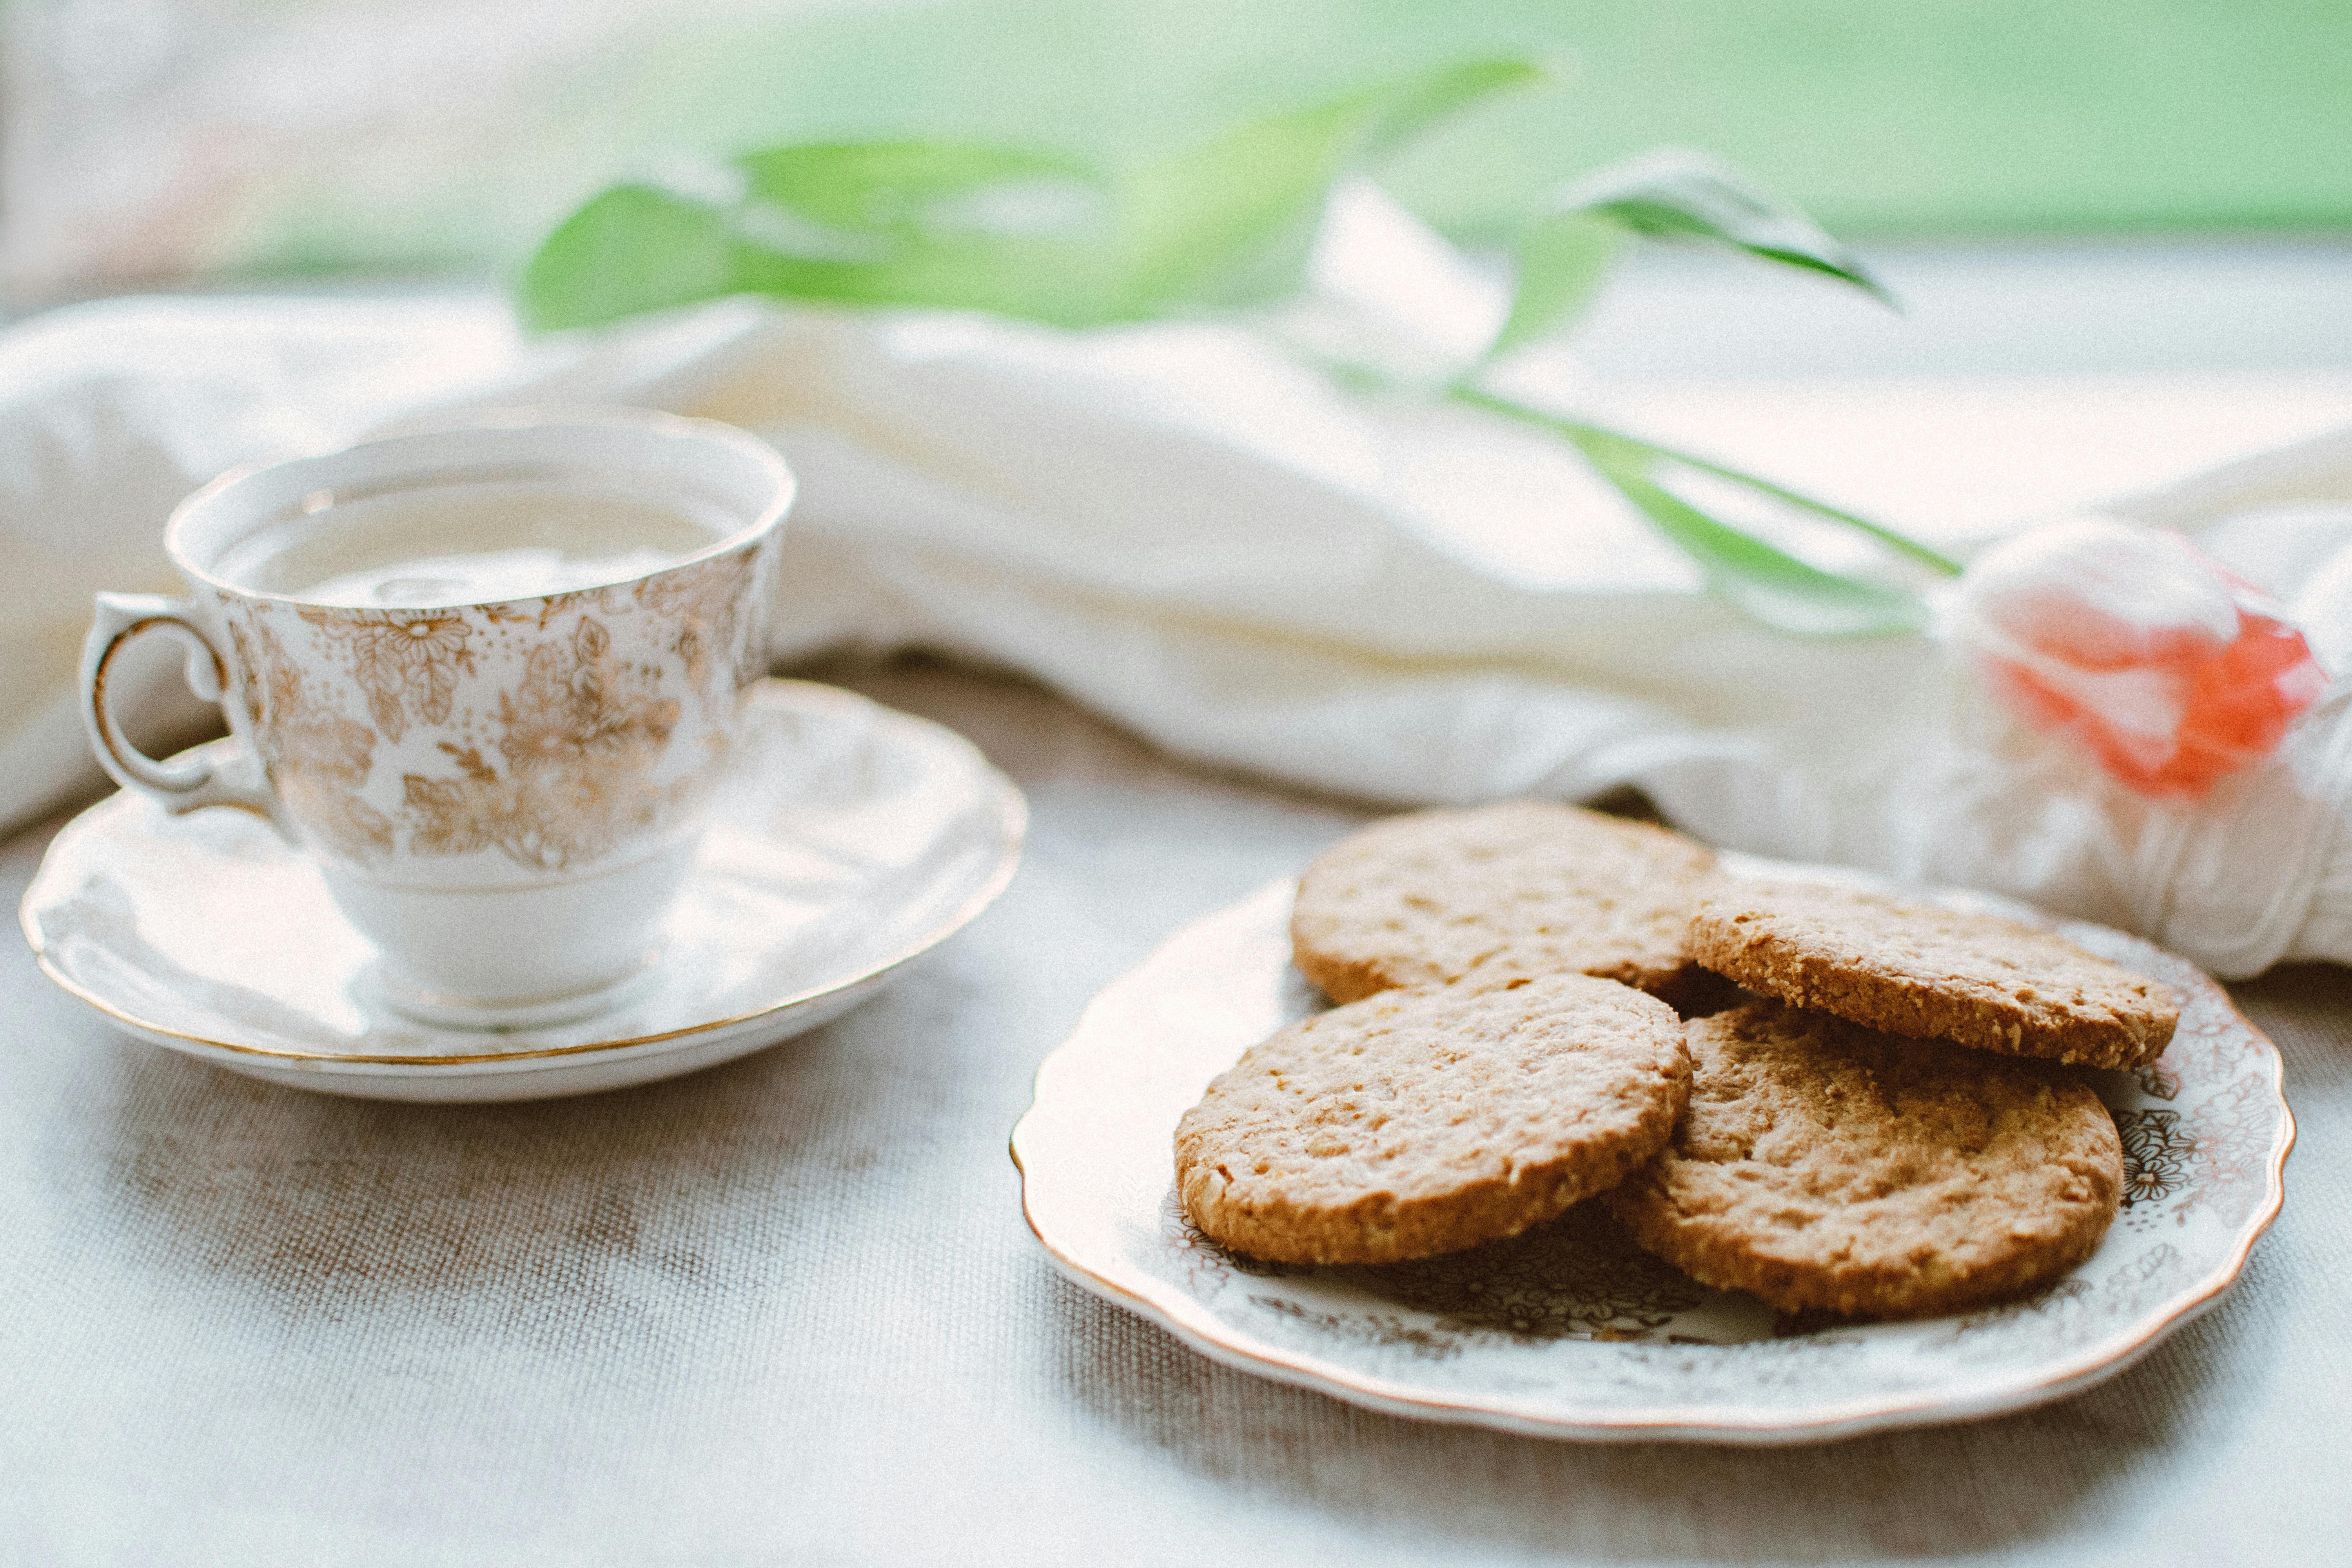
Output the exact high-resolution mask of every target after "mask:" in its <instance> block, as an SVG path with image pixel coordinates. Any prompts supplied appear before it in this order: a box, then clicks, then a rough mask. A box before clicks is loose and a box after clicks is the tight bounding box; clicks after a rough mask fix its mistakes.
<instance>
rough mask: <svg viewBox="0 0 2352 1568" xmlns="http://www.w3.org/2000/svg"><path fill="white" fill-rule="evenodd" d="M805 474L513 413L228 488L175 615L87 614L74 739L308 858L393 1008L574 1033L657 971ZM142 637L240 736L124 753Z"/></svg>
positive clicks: (557, 417) (627, 428)
mask: <svg viewBox="0 0 2352 1568" xmlns="http://www.w3.org/2000/svg"><path fill="white" fill-rule="evenodd" d="M792 496H793V478H792V475H791V473H790V472H789V471H788V470H787V469H786V468H785V467H784V465H783V462H782V459H780V458H778V457H777V456H776V454H775V453H774V451H772V449H771V448H769V447H767V446H765V445H764V444H762V443H761V442H760V441H758V440H756V439H754V438H753V437H750V436H748V435H745V434H744V433H743V432H741V431H740V430H736V429H734V428H732V427H730V426H724V425H718V424H714V423H711V422H709V421H707V420H689V419H677V418H671V417H668V416H660V415H650V414H625V413H609V414H607V413H560V414H558V413H540V412H526V413H522V414H516V415H509V416H492V417H490V418H488V419H486V420H484V421H481V422H479V423H476V424H471V425H468V426H463V427H460V428H453V429H446V430H436V431H428V432H425V433H422V434H416V435H406V436H399V437H391V438H388V439H384V440H379V441H370V442H367V443H365V444H363V445H361V446H356V447H349V448H347V449H345V450H343V451H340V452H334V453H331V454H328V455H327V456H324V457H317V458H299V459H297V460H295V461H291V462H285V463H278V464H275V465H272V466H270V467H267V468H257V469H252V470H247V471H242V472H237V473H232V474H229V475H227V476H225V477H224V478H222V479H218V480H216V481H215V482H214V483H213V484H211V485H209V486H207V487H205V489H201V490H199V491H197V492H196V493H195V494H194V495H193V496H191V497H190V498H189V499H188V500H186V501H185V502H184V503H182V505H181V506H180V508H179V510H176V511H175V512H173V515H172V519H171V521H170V522H169V523H168V524H167V525H166V527H165V530H164V547H165V549H166V550H167V551H168V552H170V554H171V557H172V560H173V563H174V564H175V565H177V566H178V568H179V570H180V572H181V574H182V575H183V576H184V577H185V578H186V579H187V581H188V583H189V584H190V586H191V588H192V590H193V592H192V594H191V595H190V596H189V597H188V598H185V599H172V598H166V597H163V596H161V595H144V594H100V595H98V614H97V620H96V623H95V624H94V625H93V626H91V627H90V633H89V640H88V642H87V643H86V644H85V645H84V647H83V654H82V690H83V694H84V699H85V700H84V716H85V718H86V719H87V721H88V723H89V732H90V738H91V742H92V744H93V745H94V746H95V747H96V749H97V752H98V758H99V761H100V763H103V764H104V765H105V768H106V770H107V772H108V773H110V774H112V775H113V776H114V778H115V779H116V780H117V781H118V782H119V783H121V784H122V785H123V786H124V787H125V788H128V789H135V790H139V791H142V792H143V793H144V794H146V795H152V796H153V797H154V798H155V799H156V800H158V801H160V802H162V803H163V805H164V806H165V807H167V808H168V809H170V810H173V811H187V810H192V809H194V808H195V807H198V806H205V805H234V806H243V807H246V808H247V809H249V810H254V811H258V812H261V813H262V814H264V815H266V816H268V817H269V818H270V820H272V821H273V822H275V823H276V824H278V827H279V828H280V829H281V830H282V831H284V832H285V833H286V834H287V835H288V836H289V837H290V838H292V839H293V840H294V841H295V842H297V843H298V844H299V845H301V846H302V847H304V848H305V849H306V850H307V851H308V853H309V854H310V856H311V857H312V858H314V859H315V860H316V861H317V863H318V865H319V868H320V870H321V871H322V872H323V873H324V875H325V878H326V882H327V886H328V888H329V889H330V890H331V892H332V893H333V895H334V898H335V902H336V903H337V904H338V905H339V906H340V907H341V910H343V912H344V914H345V915H347V916H348V917H349V918H350V920H351V921H352V925H353V926H354V927H356V928H357V929H358V930H359V931H360V932H361V934H362V935H363V936H365V937H367V938H368V939H369V940H370V941H371V942H374V943H375V945H376V947H377V949H378V950H379V954H380V961H379V964H378V980H379V984H381V986H382V988H383V993H384V997H385V999H386V1000H387V1001H389V1002H390V1003H391V1004H392V1005H394V1006H395V1007H397V1008H399V1009H400V1010H401V1011H403V1012H405V1013H408V1014H411V1015H413V1016H418V1017H421V1018H425V1019H426V1020H427V1021H430V1022H434V1023H438V1024H457V1025H461V1026H482V1027H522V1026H532V1025H538V1024H545V1023H553V1022H557V1021H559V1020H561V1019H563V1018H568V1017H575V1016H584V1015H585V1014H588V1013H591V1012H593V1011H595V1010H596V1009H597V1008H599V1007H601V1006H604V1005H608V1004H609V1003H610V1001H611V1000H612V999H613V993H614V988H615V987H617V986H620V985H622V984H624V983H625V982H627V981H628V980H630V979H631V977H633V976H634V975H636V974H638V973H641V972H643V971H645V970H646V968H647V966H648V965H649V964H650V963H652V961H653V959H654V958H655V956H656V952H657V949H658V945H659V928H660V925H661V922H662V919H663V916H664V915H665V913H666V912H667V909H668V907H669V904H670V902H671V900H672V899H673V898H674V896H675V895H676V893H677V889H678V888H679V886H680V884H681V882H682V881H683V879H684V878H685V876H686V873H687V871H688V868H689V866H690V865H691V863H692V861H693V858H694V853H695V847H696V842H697V840H698V838H699V837H700V836H701V832H702V828H703V826H704V822H705V819H706V817H707V816H708V815H709V802H710V799H711V795H712V793H713V788H714V785H715V784H716V783H717V780H718V776H719V772H720V770H721V769H722V768H723V767H724V765H725V763H726V758H727V752H728V748H729V745H730V742H731V741H732V739H733V737H734V734H735V728H736V721H737V716H738V713H739V710H740V694H741V691H742V689H743V688H744V687H745V686H747V685H748V684H749V683H750V682H751V681H753V680H755V679H758V678H759V677H760V676H761V675H762V674H764V673H765V663H764V653H765V648H766V640H767V639H766V612H767V605H768V603H769V600H770V598H771V596H772V584H773V577H774V570H775V558H776V542H777V538H778V535H779V533H780V531H781V528H780V525H781V523H782V520H783V516H784V513H785V511H786V510H787V509H788V508H789V506H790V504H791V501H792ZM150 629H162V630H168V631H171V632H173V633H175V634H177V635H179V636H180V637H184V638H185V639H186V640H187V641H188V642H189V643H190V644H191V645H192V646H191V647H190V649H189V657H188V679H189V682H190V684H191V685H193V686H194V688H195V689H196V690H197V692H198V694H199V695H200V696H203V697H205V698H207V699H209V700H219V701H221V702H222V703H223V704H224V705H225V706H226V709H227V710H228V719H229V725H230V728H231V730H232V731H234V732H235V734H236V736H237V737H238V738H239V739H240V740H241V741H242V742H244V747H243V753H242V756H241V757H240V760H239V762H238V763H236V765H234V766H231V767H228V768H225V769H215V768H212V767H208V766H205V764H202V763H187V762H181V763H159V762H156V761H155V760H153V759H152V758H150V757H147V756H144V755H142V754H141V753H140V752H138V751H137V750H135V749H134V748H133V747H132V746H131V744H130V743H129V742H127V741H126V740H125V739H124V738H123V735H122V732H121V728H120V727H119V726H118V724H117V723H116V721H115V719H114V716H113V715H112V714H111V713H110V711H109V710H108V707H107V675H108V670H109V668H110V665H111V663H112V661H113V660H114V659H115V658H116V657H117V655H118V654H119V653H120V652H121V649H122V647H124V646H125V645H126V644H127V643H128V642H129V641H130V640H131V638H133V637H137V636H138V635H139V634H140V633H142V632H143V631H147V630H150Z"/></svg>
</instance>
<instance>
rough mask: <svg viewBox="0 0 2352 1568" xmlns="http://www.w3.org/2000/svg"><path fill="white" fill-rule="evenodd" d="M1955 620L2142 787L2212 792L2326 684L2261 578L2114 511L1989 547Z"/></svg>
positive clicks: (2024, 700)
mask: <svg viewBox="0 0 2352 1568" xmlns="http://www.w3.org/2000/svg"><path fill="white" fill-rule="evenodd" d="M1950 626H1951V631H1952V634H1953V637H1954V639H1955V641H1956V642H1957V643H1958V646H1960V647H1962V648H1964V649H1966V650H1968V651H1969V652H1970V653H1971V654H1973V655H1974V656H1975V658H1976V659H1977V661H1978V663H1979V668H1981V669H1982V670H1983V671H1984V673H1985V675H1986V677H1987V678H1988V679H1989V681H1990V684H1991V686H1992V688H1993V689H1994V690H1995V691H1996V692H1998V693H1999V694H2000V696H2001V698H2002V699H2003V700H2005V701H2006V702H2007V704H2008V706H2009V707H2010V709H2011V711H2013V712H2015V713H2016V714H2017V715H2018V716H2019V717H2021V718H2022V719H2024V720H2025V721H2027V722H2028V723H2030V724H2032V725H2033V726H2034V727H2035V728H2037V729H2040V730H2042V731H2051V732H2054V733H2060V734H2063V735H2066V736H2069V737H2071V738H2072V739H2073V740H2074V742H2076V743H2077V744H2079V745H2081V746H2082V747H2083V748H2084V749H2085V750H2086V751H2088V752H2090V753H2091V754H2092V755H2093V756H2095V758H2097V759H2098V762H2099V763H2100V765H2101V766H2102V767H2104V768H2105V769H2106V771H2107V772H2108V773H2111V774H2112V775H2114V776H2115V777H2116V778H2117V779H2119V780H2121V781H2122V782H2123V783H2124V784H2127V785H2129V786H2130V787H2131V788H2133V789H2136V790H2137V791H2139V792H2140V793H2141V794H2143V795H2184V796H2197V795H2203V794H2205V792H2206V791H2208V790H2210V789H2211V788H2212V786H2213V784H2214V782H2215V781H2216V780H2218V779H2220V778H2221V776H2222V775H2223V774H2225V773H2231V772H2232V771H2234V770H2235V769H2238V768H2241V767H2243V766H2245V765H2246V764H2247V763H2251V762H2254V761H2256V760H2258V759H2260V758H2263V757H2265V756H2268V755H2269V754H2270V753H2271V752H2273V751H2274V750H2276V749H2277V747H2278V744H2279V742H2281V741H2282V740H2284V738H2285V736H2286V732H2287V729H2288V727H2289V726H2290V725H2292V724H2293V723H2294V721H2295V719H2296V717H2297V716H2299V715H2300V714H2301V713H2302V712H2303V711H2304V710H2305V709H2306V708H2309V707H2310V706H2311V705H2312V703H2314V702H2315V701H2316V700H2318V699H2319V695H2320V693H2321V691H2323V690H2324V689H2326V685H2327V676H2326V671H2324V670H2322V669H2321V668H2320V667H2319V665H2318V663H2317V662H2316V661H2315V659H2313V658H2312V657H2311V648H2310V647H2309V645H2308V644H2306V643H2305V641H2304V638H2303V634H2302V633H2301V632H2299V631H2297V630H2296V629H2295V628H2294V626H2291V625H2289V624H2288V623H2287V622H2286V621H2285V620H2284V617H2283V613H2282V612H2281V610H2280V608H2279V606H2278V605H2275V604H2273V602H2271V601H2270V600H2269V599H2268V598H2266V597H2265V596H2264V595H2263V594H2262V593H2261V592H2260V591H2258V590H2257V589H2255V588H2254V587H2252V585H2251V584H2247V583H2244V582H2242V581H2240V580H2239V579H2238V578H2236V577H2233V576H2231V574H2229V573H2228V572H2227V571H2225V570H2223V569H2222V568H2221V565H2220V564H2218V563H2215V562H2214V561H2212V560H2210V558H2208V557H2207V556H2205V555H2204V554H2203V553H2201V552H2200V551H2199V550H2198V549H2197V547H2196V546H2194V545H2192V544H2190V543H2189V541H2188V540H2186V539H2184V538H2182V537H2181V536H2180V535H2179V534H2178V533H2174V532H2170V531H2166V530H2161V529H2152V528H2141V527H2137V526H2136V525H2133V524H2130V523H2125V522H2116V521H2108V520H2105V519H2084V520H2081V521H2072V522H2063V523H2057V524H2053V525H2052V526H2050V527H2047V528H2040V529H2035V530H2033V531H2031V532H2028V533H2023V534H2020V535H2018V536H2017V537H2016V538H2014V539H2011V540H2008V541H2006V542H2003V543H2001V544H2000V545H1997V546H1996V547H1994V548H1993V549H1991V550H1989V551H1987V552H1985V553H1984V554H1982V555H1980V556H1979V557H1978V558H1977V559H1976V560H1975V561H1974V562H1973V563H1970V565H1969V569H1968V573H1967V574H1966V575H1965V576H1964V577H1963V578H1962V579H1961V581H1960V585H1959V590H1958V595H1957V597H1956V600H1955V602H1954V605H1953V614H1952V617H1951V621H1950Z"/></svg>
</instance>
